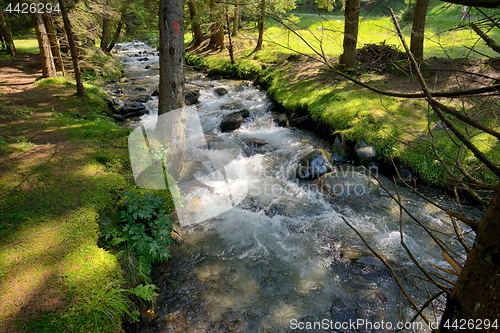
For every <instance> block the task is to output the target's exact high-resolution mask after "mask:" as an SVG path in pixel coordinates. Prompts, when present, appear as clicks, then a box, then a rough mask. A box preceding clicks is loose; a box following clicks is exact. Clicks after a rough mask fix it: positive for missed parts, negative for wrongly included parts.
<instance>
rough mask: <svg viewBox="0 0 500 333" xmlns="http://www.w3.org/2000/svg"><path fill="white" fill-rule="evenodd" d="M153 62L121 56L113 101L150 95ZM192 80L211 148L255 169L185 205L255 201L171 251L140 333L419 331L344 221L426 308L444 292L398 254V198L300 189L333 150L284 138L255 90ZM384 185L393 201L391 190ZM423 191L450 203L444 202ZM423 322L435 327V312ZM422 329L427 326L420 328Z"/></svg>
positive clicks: (443, 222)
mask: <svg viewBox="0 0 500 333" xmlns="http://www.w3.org/2000/svg"><path fill="white" fill-rule="evenodd" d="M139 52H146V53H145V54H139ZM148 53H149V54H148ZM155 53H156V51H154V50H152V49H149V48H148V47H147V46H145V45H144V44H142V43H129V44H123V45H120V46H119V49H118V54H119V56H121V57H122V59H123V61H124V63H125V65H126V69H125V76H126V77H127V78H129V81H128V82H125V83H117V84H114V85H110V86H109V87H108V88H109V90H110V91H115V92H116V93H119V96H118V97H119V98H121V99H122V100H127V99H134V98H135V97H137V96H138V95H142V94H147V95H149V94H151V92H152V91H153V90H154V89H155V87H156V86H157V84H158V81H159V72H158V56H157V54H155ZM145 58H148V59H147V60H145ZM139 59H142V60H141V61H139ZM146 66H151V67H150V68H148V69H145V68H146ZM187 79H188V82H189V83H188V84H187V88H188V89H189V88H193V89H200V92H201V96H200V103H199V104H197V105H196V108H197V109H198V110H201V111H199V112H198V114H199V117H200V121H201V124H202V127H203V131H204V134H205V137H206V138H207V141H209V144H210V142H212V143H213V142H215V143H217V142H222V140H224V142H230V143H232V144H236V145H238V146H239V147H240V148H241V154H240V155H239V157H238V158H239V160H240V161H241V162H242V163H243V165H244V168H245V170H246V176H245V177H244V178H243V179H242V178H238V179H229V182H228V183H229V186H227V184H228V183H224V182H223V183H221V184H222V185H224V184H225V185H224V186H222V185H221V187H220V188H217V183H214V184H211V185H212V189H207V188H205V187H199V188H195V189H194V190H192V191H191V192H190V193H188V194H187V195H189V196H191V197H190V198H191V199H193V200H192V202H193V205H197V207H196V209H200V210H209V209H211V208H213V207H214V206H217V205H218V204H219V203H218V202H217V200H218V199H217V198H218V197H217V196H213V195H212V194H213V192H217V191H218V192H219V194H220V193H221V192H224V191H231V190H233V191H234V190H235V189H236V191H238V189H245V192H246V195H244V196H243V198H242V200H241V198H240V200H239V201H241V202H239V203H238V204H237V205H236V206H235V207H233V208H231V209H229V210H227V211H225V212H223V213H222V214H220V215H217V216H214V217H212V218H210V219H208V220H206V221H204V222H201V223H193V224H185V225H184V226H183V228H182V229H183V234H182V239H183V242H182V244H180V245H177V246H175V247H174V248H173V249H172V255H173V256H172V259H171V260H170V261H169V263H168V264H167V265H159V266H158V267H157V269H156V273H155V278H154V282H155V283H156V284H157V285H158V286H159V288H160V290H159V293H160V296H159V297H158V299H157V302H156V307H155V308H154V309H153V310H154V315H153V316H152V318H153V320H152V323H150V324H149V325H144V326H143V327H142V328H141V329H140V331H141V332H184V331H186V332H195V331H196V332H201V331H203V332H205V331H207V332H288V331H301V330H300V329H299V328H302V327H305V328H307V326H306V325H308V323H310V325H314V322H320V323H321V324H322V325H321V326H318V324H316V328H315V329H311V330H309V331H310V332H324V331H326V332H329V331H331V332H333V331H338V332H383V331H387V332H391V331H395V330H396V328H395V327H396V325H397V323H398V322H407V321H409V320H410V319H411V318H412V317H413V315H414V314H415V311H414V310H413V309H412V308H411V306H410V304H409V303H408V301H406V300H405V298H404V296H403V295H402V293H401V291H400V289H399V288H398V286H397V284H396V282H395V280H394V278H393V277H392V276H391V275H390V273H389V271H388V270H387V269H386V268H385V266H384V265H383V264H382V263H381V262H380V261H379V260H378V259H377V258H376V257H375V256H373V255H372V254H371V252H370V251H369V250H368V249H367V248H366V246H365V245H364V244H363V242H362V241H361V239H360V238H359V237H358V236H357V235H356V234H355V233H354V232H353V231H352V230H351V229H350V228H349V227H348V226H347V225H346V223H345V222H344V220H343V219H342V218H345V219H346V220H347V221H348V222H349V223H350V224H352V225H353V226H354V227H355V228H356V229H357V230H358V231H359V232H360V233H361V234H362V235H363V237H364V238H365V239H366V241H367V242H368V244H370V245H371V246H372V247H373V248H374V249H375V250H376V251H378V252H379V253H381V254H382V255H383V257H384V258H385V260H386V261H387V262H388V263H390V264H391V265H392V266H393V267H394V269H395V271H396V273H397V274H398V276H399V277H400V279H401V280H402V283H403V285H404V287H405V289H406V290H407V291H408V293H409V294H410V295H411V296H412V297H413V299H414V301H415V302H416V303H417V304H418V305H419V306H420V305H422V304H423V303H424V302H425V300H426V299H427V298H428V293H434V292H436V288H434V287H432V286H430V285H428V288H429V290H426V287H425V286H424V284H423V282H422V281H421V280H418V279H416V278H413V277H412V276H411V274H417V275H420V276H422V274H421V273H420V272H419V271H418V269H417V268H415V265H414V264H413V263H412V262H411V261H410V259H409V258H408V255H407V254H406V252H405V251H404V249H403V248H402V247H401V245H400V240H401V234H400V231H399V230H400V229H399V228H400V224H399V215H400V211H399V207H398V206H397V205H396V204H395V203H394V202H393V201H392V200H391V198H390V197H389V195H388V194H386V193H385V192H384V191H383V190H380V191H374V192H373V193H371V194H366V195H358V196H351V197H345V198H342V199H338V200H326V199H325V198H324V197H323V196H322V195H321V194H319V193H318V192H317V191H315V190H314V189H312V188H311V186H310V184H311V183H310V182H307V181H300V182H298V181H297V180H296V179H295V178H294V177H293V172H291V170H294V167H295V163H296V161H297V159H298V158H300V157H301V156H302V155H304V154H305V153H307V152H308V151H310V150H312V149H317V148H324V149H327V150H328V149H329V148H330V147H331V143H329V142H327V141H324V140H322V139H321V138H319V137H317V136H315V135H314V134H313V133H310V132H307V131H304V130H300V129H296V128H283V127H277V126H276V124H275V123H274V121H273V114H272V112H271V111H270V108H271V105H272V103H271V101H270V100H269V98H268V97H267V95H266V93H265V92H262V91H260V90H258V89H257V88H255V87H254V86H252V85H251V84H248V83H245V82H241V81H229V80H212V79H208V78H206V77H204V76H203V75H201V74H199V73H190V74H188V75H187ZM217 87H224V88H226V89H227V90H228V91H229V93H228V94H226V95H224V96H219V95H218V94H216V93H215V91H214V89H215V88H217ZM117 89H121V90H118V91H117ZM122 91H123V93H122ZM157 103H158V100H157V97H153V98H152V100H150V101H148V102H146V105H147V107H148V109H149V110H150V112H151V113H150V115H146V116H144V117H142V118H141V120H140V122H141V123H142V124H143V125H145V127H146V128H147V129H148V128H149V129H151V128H154V124H155V121H156V118H157V116H156V113H157V110H156V108H157ZM240 109H248V110H249V111H250V113H251V115H250V117H249V118H248V119H246V120H245V122H244V123H243V125H242V126H241V128H240V129H238V130H236V131H234V132H229V133H221V132H220V130H219V124H220V122H221V119H222V118H223V116H225V115H227V114H229V113H232V112H234V111H237V110H240ZM130 124H131V125H132V126H134V125H138V124H139V122H138V121H137V122H132V123H130ZM251 139H261V140H264V141H266V142H267V143H268V144H267V145H265V146H263V147H254V146H252V145H250V144H248V141H249V140H251ZM213 153H214V154H215V153H216V154H219V155H220V156H218V157H217V158H220V159H224V158H229V157H228V156H225V155H224V154H229V152H226V150H225V149H218V150H216V151H215V150H214V151H213ZM231 158H234V155H231ZM380 178H381V180H382V182H383V183H384V184H385V185H386V186H388V187H389V188H390V190H391V192H392V193H395V188H394V186H391V183H390V181H389V180H388V179H387V178H385V177H384V176H381V175H380ZM214 187H215V188H214ZM423 191H424V192H425V194H427V195H428V196H430V197H432V198H433V199H435V200H437V201H438V202H440V203H442V204H443V205H446V204H448V199H447V198H446V197H445V196H443V195H441V194H439V192H438V191H436V190H433V189H423ZM211 193H212V194H211ZM400 193H401V196H402V198H403V202H404V203H405V205H406V207H407V208H408V210H409V211H410V212H411V213H412V214H414V215H415V216H417V217H419V218H420V219H421V220H422V221H423V223H425V225H427V226H428V227H429V228H431V229H432V230H434V231H435V232H436V234H437V235H438V236H439V237H441V238H442V239H444V240H445V241H446V244H447V246H449V247H450V248H451V249H452V250H454V251H456V252H457V253H458V254H463V250H461V249H460V247H459V244H458V242H457V241H456V239H454V238H453V237H448V236H446V234H450V235H453V226H452V224H451V222H450V219H449V218H447V217H446V215H444V214H443V213H442V212H440V211H439V210H438V209H436V208H434V207H433V206H432V205H430V204H428V203H427V202H426V201H424V200H423V199H421V198H419V197H418V196H416V195H414V194H412V193H411V192H410V191H409V190H407V189H406V188H401V189H400ZM402 228H403V235H404V240H405V243H406V244H407V245H408V247H409V249H410V250H411V251H412V253H413V255H414V256H415V257H416V258H417V259H418V260H419V261H420V262H421V263H423V264H424V265H425V266H426V267H427V268H428V269H429V270H431V271H434V272H439V271H438V270H436V269H434V268H433V267H431V266H430V265H427V264H425V263H428V262H430V263H433V264H436V265H439V266H443V267H447V268H449V265H448V264H447V263H446V261H444V260H443V259H442V257H441V250H440V249H439V248H438V247H437V246H436V245H435V244H434V243H433V242H432V241H431V238H430V237H429V236H428V235H427V233H426V232H425V231H424V230H423V229H422V228H421V227H419V226H418V225H417V224H416V223H415V222H413V221H412V220H411V219H410V218H409V217H408V216H407V215H404V217H403V223H402ZM469 241H472V240H471V239H470V238H469ZM440 274H444V273H440ZM443 301H444V300H443V299H442V298H441V299H438V300H437V301H436V302H435V303H434V305H435V306H436V311H437V310H438V309H439V308H442V307H443ZM425 313H426V314H427V316H428V317H429V318H430V319H431V320H434V319H433V318H434V317H433V313H434V310H433V308H432V307H430V308H429V309H428V311H426V312H425ZM356 320H364V321H363V322H358V323H362V324H363V325H361V326H357V327H354V326H352V325H351V326H346V323H349V321H351V323H352V322H353V321H356ZM382 321H383V323H385V326H383V325H382V324H381V323H382ZM388 322H390V323H391V325H392V328H390V327H389V326H388ZM417 322H418V324H417V325H421V324H422V320H421V319H420V318H419V319H417ZM342 323H344V325H343V327H342V326H341V325H342ZM369 323H371V324H372V325H373V326H370V325H369ZM301 325H304V326H301ZM377 325H378V326H377ZM312 327H314V326H312ZM415 327H416V328H415ZM415 327H413V328H412V329H410V328H408V329H406V330H404V331H417V332H423V331H428V328H427V326H426V325H423V326H422V328H419V327H417V326H415Z"/></svg>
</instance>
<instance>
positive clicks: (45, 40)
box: [32, 2, 57, 77]
mask: <svg viewBox="0 0 500 333" xmlns="http://www.w3.org/2000/svg"><path fill="white" fill-rule="evenodd" d="M37 3H38V2H35V4H37ZM32 15H33V16H32V17H33V22H34V24H35V33H36V37H37V39H38V47H39V49H40V57H41V58H42V77H57V72H56V66H55V64H54V57H53V56H52V50H51V48H50V41H49V36H48V34H47V30H46V29H45V23H44V22H43V18H42V14H40V13H35V14H32Z"/></svg>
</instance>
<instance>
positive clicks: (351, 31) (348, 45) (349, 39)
mask: <svg viewBox="0 0 500 333" xmlns="http://www.w3.org/2000/svg"><path fill="white" fill-rule="evenodd" d="M359 7H360V0H347V1H346V4H345V14H344V15H345V24H344V53H342V55H341V56H340V59H339V62H340V64H341V65H344V66H346V67H355V66H356V44H357V43H358V24H359Z"/></svg>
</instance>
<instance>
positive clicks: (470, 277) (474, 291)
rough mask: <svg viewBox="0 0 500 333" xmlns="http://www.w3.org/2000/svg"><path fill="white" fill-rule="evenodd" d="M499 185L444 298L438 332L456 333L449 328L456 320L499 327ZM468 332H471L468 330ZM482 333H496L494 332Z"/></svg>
mask: <svg viewBox="0 0 500 333" xmlns="http://www.w3.org/2000/svg"><path fill="white" fill-rule="evenodd" d="M499 216H500V185H498V186H497V188H496V190H495V194H494V196H493V199H492V200H491V203H490V205H489V206H488V209H487V211H486V214H485V215H484V217H483V219H482V220H481V222H480V224H479V227H478V229H477V233H476V239H475V241H474V246H473V247H472V250H471V251H470V253H469V256H468V258H467V261H466V262H465V265H464V268H463V269H462V271H461V273H460V275H459V277H458V279H457V282H456V283H455V286H454V287H453V290H452V292H451V294H450V296H449V297H448V301H447V303H446V309H445V311H444V314H443V317H442V319H441V327H440V329H441V332H442V333H444V332H459V330H457V329H454V328H452V327H446V326H451V325H453V322H454V321H455V320H457V323H458V325H459V326H460V320H474V323H477V322H478V321H476V320H481V319H482V320H483V322H482V323H483V325H482V327H483V328H486V326H485V320H486V319H488V320H490V322H491V323H493V321H494V320H497V324H498V325H500V322H499V321H500V318H499V317H498V315H499V313H500V242H499V241H498V235H500V218H498V217H499ZM470 331H472V330H470ZM462 332H463V331H462ZM484 332H498V328H496V329H495V328H490V329H485V330H484Z"/></svg>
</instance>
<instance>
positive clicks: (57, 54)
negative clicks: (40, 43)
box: [42, 14, 65, 76]
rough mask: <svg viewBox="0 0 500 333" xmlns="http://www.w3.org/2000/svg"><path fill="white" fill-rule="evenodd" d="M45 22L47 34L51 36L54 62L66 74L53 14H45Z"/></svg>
mask: <svg viewBox="0 0 500 333" xmlns="http://www.w3.org/2000/svg"><path fill="white" fill-rule="evenodd" d="M42 17H43V22H44V23H45V30H47V36H49V42H50V49H51V51H52V55H53V56H54V62H55V64H56V66H59V68H60V69H61V73H62V75H63V76H64V75H65V73H64V63H63V60H62V56H61V50H60V49H59V43H58V41H57V35H56V32H55V30H54V24H53V21H52V16H51V15H49V14H43V16H42Z"/></svg>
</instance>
